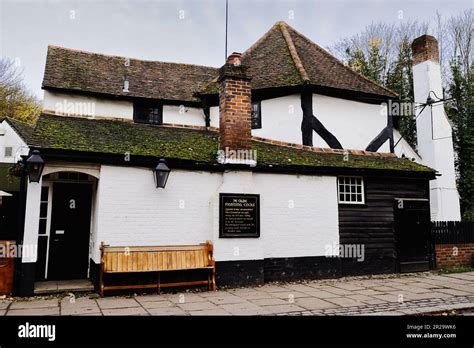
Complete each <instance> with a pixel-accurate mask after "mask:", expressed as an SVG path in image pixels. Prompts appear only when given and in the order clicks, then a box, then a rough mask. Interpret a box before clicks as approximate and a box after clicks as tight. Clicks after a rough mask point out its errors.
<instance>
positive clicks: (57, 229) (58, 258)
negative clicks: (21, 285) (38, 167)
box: [48, 183, 92, 280]
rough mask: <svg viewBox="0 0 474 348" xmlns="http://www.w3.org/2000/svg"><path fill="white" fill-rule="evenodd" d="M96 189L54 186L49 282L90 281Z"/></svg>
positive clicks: (64, 184)
mask: <svg viewBox="0 0 474 348" xmlns="http://www.w3.org/2000/svg"><path fill="white" fill-rule="evenodd" d="M91 202H92V185H90V184H77V183H54V185H53V202H52V212H51V232H50V239H49V240H50V243H49V259H48V279H50V280H59V279H80V278H86V277H87V267H88V261H89V260H88V258H89V234H90V223H91Z"/></svg>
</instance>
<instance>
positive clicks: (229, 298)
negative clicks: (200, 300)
mask: <svg viewBox="0 0 474 348" xmlns="http://www.w3.org/2000/svg"><path fill="white" fill-rule="evenodd" d="M207 299H208V300H209V301H211V302H212V303H215V304H231V303H240V302H246V301H247V300H246V299H243V298H241V297H239V296H235V295H232V294H225V295H220V296H215V297H208V298H207Z"/></svg>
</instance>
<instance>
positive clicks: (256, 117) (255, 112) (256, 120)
mask: <svg viewBox="0 0 474 348" xmlns="http://www.w3.org/2000/svg"><path fill="white" fill-rule="evenodd" d="M259 128H262V111H261V103H260V102H259V101H258V102H253V103H252V129H259Z"/></svg>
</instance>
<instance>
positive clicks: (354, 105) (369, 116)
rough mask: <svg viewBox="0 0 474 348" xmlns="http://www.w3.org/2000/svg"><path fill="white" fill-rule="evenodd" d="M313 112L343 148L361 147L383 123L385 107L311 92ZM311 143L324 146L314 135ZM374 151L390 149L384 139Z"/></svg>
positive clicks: (379, 129) (385, 120)
mask: <svg viewBox="0 0 474 348" xmlns="http://www.w3.org/2000/svg"><path fill="white" fill-rule="evenodd" d="M313 113H314V115H315V116H316V117H317V118H318V120H319V121H321V123H322V124H323V125H324V126H325V127H326V129H327V130H329V131H330V132H331V133H332V134H333V135H334V136H335V137H336V138H337V139H338V140H339V142H340V143H341V145H342V147H343V148H344V149H354V150H365V149H366V147H367V145H369V143H370V142H371V141H372V140H373V139H374V138H375V137H376V136H377V135H378V134H379V133H380V132H381V131H382V129H384V128H385V126H386V125H387V109H386V107H385V106H382V105H376V104H368V103H361V102H357V101H353V100H346V99H340V98H334V97H328V96H324V95H320V94H313ZM313 145H314V146H316V147H328V146H327V144H326V142H325V141H324V140H323V139H322V138H321V137H320V136H319V135H317V134H316V132H315V133H314V135H313ZM378 152H390V147H389V144H388V142H386V143H385V144H384V145H382V146H381V147H380V149H379V150H378Z"/></svg>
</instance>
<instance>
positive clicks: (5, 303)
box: [0, 301, 12, 309]
mask: <svg viewBox="0 0 474 348" xmlns="http://www.w3.org/2000/svg"><path fill="white" fill-rule="evenodd" d="M10 303H12V301H0V309H7V308H8V306H9V305H10Z"/></svg>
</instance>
